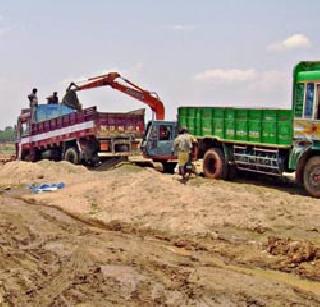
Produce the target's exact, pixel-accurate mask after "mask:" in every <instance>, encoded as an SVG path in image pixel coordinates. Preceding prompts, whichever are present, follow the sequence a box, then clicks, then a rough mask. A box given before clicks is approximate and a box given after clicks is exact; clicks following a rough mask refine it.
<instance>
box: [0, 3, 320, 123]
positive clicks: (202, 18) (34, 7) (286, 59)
mask: <svg viewBox="0 0 320 307" xmlns="http://www.w3.org/2000/svg"><path fill="white" fill-rule="evenodd" d="M319 11H320V1H318V0H305V1H297V0H281V1H280V0H268V1H263V0H224V1H216V0H197V1H192V0H161V1H151V0H134V1H132V0H117V1H114V0H113V1H111V0H90V1H87V0H28V1H26V0H1V1H0V128H4V127H5V126H6V125H14V124H15V122H16V117H17V116H18V115H19V111H20V109H21V108H23V107H27V106H28V100H27V95H28V94H29V93H30V91H31V89H32V88H33V87H37V88H38V90H39V100H40V102H46V97H47V96H49V95H50V94H51V93H52V92H53V91H58V93H59V96H60V97H62V96H63V94H64V92H65V89H66V87H67V86H68V84H69V82H71V81H79V80H82V79H85V78H88V77H92V76H95V75H98V74H101V73H105V72H108V71H119V72H120V73H121V74H122V75H123V76H124V77H126V78H127V79H129V80H131V81H133V82H135V83H137V84H139V85H140V86H141V87H143V88H145V89H148V90H150V91H153V92H157V93H158V95H159V96H160V97H161V99H162V100H163V102H164V104H165V106H166V115H167V116H166V117H167V119H175V117H176V108H177V107H178V106H186V105H191V106H192V105H194V106H243V107H249V106H250V107H277V108H290V105H291V82H292V81H291V79H292V69H293V66H294V65H295V64H296V63H297V62H299V61H302V60H320V40H319V29H320V19H319ZM79 98H80V101H81V103H82V104H83V105H84V106H85V107H90V106H94V105H96V106H98V109H99V110H101V111H104V112H108V111H110V112H116V111H119V112H126V111H131V110H136V109H139V108H143V107H145V108H146V110H147V113H146V114H147V118H150V117H151V112H150V110H149V109H148V107H147V106H145V105H144V104H142V103H141V102H137V101H135V100H133V99H131V98H129V97H127V96H125V95H124V94H121V93H118V92H116V91H114V90H112V89H111V88H107V87H106V88H100V89H93V90H90V91H86V92H81V93H79Z"/></svg>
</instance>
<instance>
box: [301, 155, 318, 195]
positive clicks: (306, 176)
mask: <svg viewBox="0 0 320 307" xmlns="http://www.w3.org/2000/svg"><path fill="white" fill-rule="evenodd" d="M303 184H304V188H305V189H306V191H307V192H308V193H309V194H310V195H311V196H313V197H318V198H319V197H320V157H312V158H310V159H309V160H308V161H307V163H306V165H305V168H304V172H303Z"/></svg>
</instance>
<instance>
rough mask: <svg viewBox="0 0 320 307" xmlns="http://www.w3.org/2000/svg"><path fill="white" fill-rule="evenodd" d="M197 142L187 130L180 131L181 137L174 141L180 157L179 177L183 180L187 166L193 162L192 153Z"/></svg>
mask: <svg viewBox="0 0 320 307" xmlns="http://www.w3.org/2000/svg"><path fill="white" fill-rule="evenodd" d="M195 142H196V140H195V139H194V137H193V136H192V135H191V134H189V132H188V130H187V129H185V128H182V129H180V131H179V135H178V136H177V138H176V139H175V140H174V149H175V152H176V153H177V156H178V165H179V175H180V176H182V177H183V178H184V176H185V166H186V164H187V163H188V162H191V161H192V157H191V153H192V148H193V143H195Z"/></svg>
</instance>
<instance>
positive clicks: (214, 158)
mask: <svg viewBox="0 0 320 307" xmlns="http://www.w3.org/2000/svg"><path fill="white" fill-rule="evenodd" d="M203 174H204V175H205V177H208V178H210V179H226V178H227V174H228V165H227V163H226V160H225V157H224V154H223V151H222V150H221V149H219V148H215V149H209V150H208V151H207V152H206V153H205V155H204V157H203Z"/></svg>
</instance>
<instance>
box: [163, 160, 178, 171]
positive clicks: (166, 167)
mask: <svg viewBox="0 0 320 307" xmlns="http://www.w3.org/2000/svg"><path fill="white" fill-rule="evenodd" d="M176 165H177V163H175V162H162V171H163V172H164V173H169V174H174V169H175V167H176Z"/></svg>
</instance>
